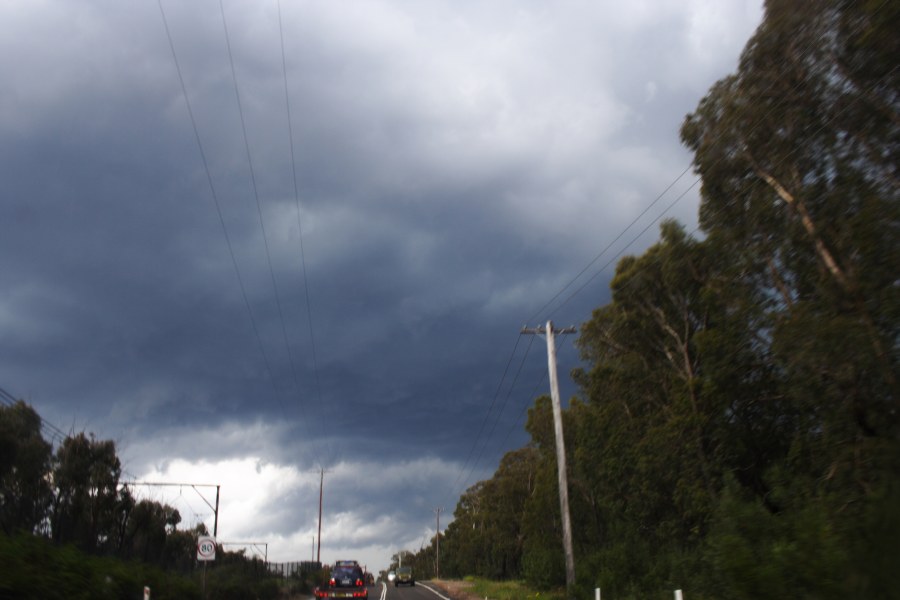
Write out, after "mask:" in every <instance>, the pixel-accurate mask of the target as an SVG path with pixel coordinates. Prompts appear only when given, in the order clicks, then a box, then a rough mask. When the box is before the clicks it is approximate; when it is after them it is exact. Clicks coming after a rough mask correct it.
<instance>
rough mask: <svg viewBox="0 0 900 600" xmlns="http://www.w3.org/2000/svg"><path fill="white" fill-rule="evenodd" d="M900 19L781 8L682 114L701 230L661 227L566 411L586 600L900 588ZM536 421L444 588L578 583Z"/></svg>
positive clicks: (548, 436)
mask: <svg viewBox="0 0 900 600" xmlns="http://www.w3.org/2000/svg"><path fill="white" fill-rule="evenodd" d="M898 17H900V4H898V3H891V2H878V1H872V2H865V1H848V0H828V1H818V0H817V1H812V0H799V1H798V0H769V1H767V2H766V14H765V18H764V21H763V23H762V24H761V25H760V27H759V29H758V30H757V32H756V34H755V35H754V37H753V38H752V39H751V40H750V41H749V42H748V44H747V46H746V48H745V50H744V52H743V54H742V58H741V61H740V65H739V69H738V71H737V73H735V74H734V75H731V76H729V77H727V78H725V79H723V80H722V81H719V82H718V83H717V84H716V85H714V86H713V87H712V88H711V90H710V91H709V93H708V95H707V96H706V97H705V98H703V100H702V101H701V102H700V104H699V106H698V107H697V109H696V111H695V112H694V113H693V114H691V115H689V116H688V117H687V119H686V120H685V123H684V125H683V128H682V139H683V141H684V142H685V144H686V145H687V146H688V147H689V148H690V149H691V150H692V151H693V152H694V165H695V168H696V170H697V172H698V174H699V175H700V176H701V178H702V184H703V187H702V193H701V206H700V223H701V229H702V232H703V235H702V236H701V237H693V236H691V235H688V234H687V233H686V232H685V231H684V229H683V228H682V227H681V226H679V225H678V224H677V223H674V222H668V223H665V224H664V225H663V226H662V228H661V238H660V240H659V242H658V243H657V244H656V245H654V246H653V247H651V248H650V249H648V250H647V251H646V252H645V253H644V254H643V255H641V256H637V257H628V258H624V259H623V260H621V261H620V263H619V265H618V268H617V271H616V274H615V277H614V279H613V281H612V284H611V287H612V301H611V302H610V303H609V304H608V305H606V306H603V307H601V308H599V309H597V310H596V311H595V312H594V314H593V316H592V318H591V319H590V320H589V321H588V322H587V323H585V324H584V325H583V326H582V328H581V330H580V337H579V348H580V350H581V352H582V357H583V359H584V361H585V362H584V364H585V367H584V368H583V369H579V370H576V371H575V373H574V376H575V378H576V380H577V383H578V384H579V387H580V390H581V392H580V395H579V398H576V399H573V400H572V401H571V402H570V405H569V407H568V409H567V410H566V411H565V414H564V427H565V431H566V446H567V448H566V451H567V456H568V461H569V469H570V473H569V486H570V490H569V492H570V504H571V512H572V520H573V529H574V537H575V539H574V544H575V556H576V565H577V577H578V581H579V586H580V587H581V588H582V590H581V593H579V596H580V597H587V596H588V593H587V589H589V588H593V587H595V586H600V587H602V589H603V593H604V596H606V595H609V597H614V598H638V597H641V598H643V597H661V596H660V594H661V593H663V592H665V591H666V590H672V589H674V588H684V589H689V590H690V597H691V598H771V597H779V598H783V597H790V598H801V597H805V598H888V597H896V593H897V592H896V590H897V589H900V571H898V570H897V569H896V566H895V565H894V564H893V563H894V561H895V560H896V556H897V550H896V541H897V540H898V539H900V438H898V436H900V413H898V409H900V406H898V403H900V389H898V375H900V373H898V358H900V350H898V346H900V328H898V322H900V286H898V283H897V281H898V280H897V277H898V273H900V244H898V240H900V202H898V200H900V198H898V196H900V194H898V177H897V176H898V173H897V156H898V155H900V153H898V150H900V92H898V86H897V83H898V78H900V73H898V71H897V57H898V56H900V36H898V35H897V33H896V32H897V31H898V30H900V18H898ZM527 428H528V431H529V433H530V435H531V439H532V442H531V444H530V445H529V446H528V447H526V448H523V449H521V450H518V451H515V452H511V453H509V454H508V455H507V456H506V457H504V459H503V461H502V462H501V464H500V466H499V469H498V470H497V472H496V474H495V475H494V477H493V478H492V479H490V480H488V481H482V482H480V483H478V484H477V485H475V486H473V487H472V488H470V489H469V490H468V491H467V492H466V493H465V494H464V495H463V496H462V498H461V499H460V501H459V503H458V505H457V507H456V511H455V513H454V516H455V520H454V521H453V522H452V523H451V524H450V526H449V527H448V528H447V531H446V534H445V536H444V537H443V538H442V540H441V574H442V575H444V576H463V575H478V576H486V577H494V578H518V577H524V578H526V579H528V580H529V581H531V582H532V583H533V584H536V585H541V586H546V587H550V586H559V585H564V583H565V574H564V559H563V555H562V543H561V539H560V533H559V532H560V529H561V528H560V525H559V502H558V497H557V489H556V472H555V469H556V462H555V458H554V441H553V430H552V417H551V414H550V406H549V401H548V399H547V398H541V399H539V400H538V401H537V402H536V404H535V406H534V407H533V408H532V409H531V411H530V415H529V421H528V425H527ZM434 550H435V548H434V541H433V542H432V546H431V547H429V548H427V549H425V550H423V551H422V552H420V553H419V555H417V557H416V558H417V564H418V565H419V568H420V570H422V571H423V572H424V573H433V572H434V566H433V560H434ZM666 593H670V592H666Z"/></svg>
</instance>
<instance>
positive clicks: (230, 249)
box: [157, 0, 285, 412]
mask: <svg viewBox="0 0 900 600" xmlns="http://www.w3.org/2000/svg"><path fill="white" fill-rule="evenodd" d="M157 4H158V5H159V12H160V14H161V15H162V20H163V26H164V27H165V30H166V38H167V39H168V41H169V49H170V50H171V52H172V60H173V62H174V63H175V70H176V72H177V73H178V82H179V83H180V84H181V93H182V95H183V97H184V103H185V106H186V107H187V112H188V117H189V119H190V122H191V127H192V128H193V131H194V139H195V140H196V142H197V150H198V151H199V153H200V160H201V162H202V163H203V170H204V172H205V173H206V182H207V184H208V185H209V191H210V196H211V197H212V200H213V204H214V205H215V207H216V214H217V215H218V217H219V224H220V225H221V226H222V235H223V236H224V238H225V244H226V246H228V254H229V256H230V257H231V264H232V266H233V267H234V274H235V276H236V277H237V280H238V286H239V287H240V290H241V297H242V298H243V299H244V306H245V307H246V309H247V315H248V316H249V317H250V325H251V326H252V328H253V335H254V337H256V342H257V344H258V346H259V353H260V355H261V356H262V359H263V363H264V364H265V367H266V372H267V373H268V374H269V381H270V382H271V384H272V389H273V391H274V392H275V399H276V400H277V402H278V404H279V405H280V406H281V410H282V412H285V409H284V404H283V403H282V402H281V397H280V396H279V394H278V390H277V388H276V387H275V377H274V376H273V374H272V367H271V365H270V363H269V358H268V356H266V350H265V346H264V344H263V341H262V337H261V336H260V334H259V327H258V326H257V324H256V319H255V318H254V317H253V309H252V308H251V307H250V299H249V298H248V296H247V288H246V286H245V285H244V280H243V278H242V277H241V270H240V268H239V267H238V263H237V258H236V257H235V254H234V246H233V244H232V243H231V237H230V236H229V235H228V227H227V226H226V225H225V217H224V216H223V214H222V207H221V205H220V204H219V196H218V194H217V193H216V186H215V185H214V184H213V178H212V173H211V172H210V169H209V162H208V161H207V159H206V152H205V151H204V150H203V142H202V141H201V139H200V130H199V129H198V128H197V120H196V118H194V109H193V107H192V106H191V100H190V97H189V96H188V93H187V86H186V85H185V83H184V76H183V74H182V71H181V64H180V63H179V62H178V53H177V52H176V51H175V43H174V42H173V40H172V33H171V31H170V30H169V21H168V19H167V18H166V11H165V9H164V8H163V4H162V0H157Z"/></svg>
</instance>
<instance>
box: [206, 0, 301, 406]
mask: <svg viewBox="0 0 900 600" xmlns="http://www.w3.org/2000/svg"><path fill="white" fill-rule="evenodd" d="M219 10H220V12H221V14H222V29H223V30H224V32H225V46H226V48H227V50H228V64H229V65H230V66H231V79H232V82H233V83H234V97H235V100H236V101H237V109H238V116H239V117H240V122H241V133H242V134H243V138H244V150H245V151H246V154H247V165H248V166H249V169H250V183H251V185H252V187H253V198H254V199H255V200H256V212H257V214H258V216H259V228H260V231H261V232H262V239H263V246H264V247H265V251H266V264H267V265H268V266H269V275H270V276H271V278H272V289H273V290H274V292H275V304H276V306H277V308H278V320H279V322H280V323H281V332H282V334H283V336H284V347H285V349H286V350H287V355H288V362H289V363H290V367H291V375H292V376H293V380H294V388H295V391H296V393H297V399H298V401H302V400H301V398H302V396H301V394H300V382H299V381H298V379H297V370H296V367H295V365H294V356H293V353H292V352H291V344H290V342H289V341H288V334H287V326H286V325H285V322H284V311H283V310H282V308H281V295H280V294H279V293H278V282H277V281H276V278H275V269H274V268H273V267H272V255H271V252H270V251H269V238H268V236H267V235H266V225H265V220H264V219H263V213H262V204H261V203H260V201H259V190H258V188H257V185H256V171H255V169H254V168H253V157H252V155H251V153H250V141H249V139H248V137H247V125H246V120H245V119H244V107H243V104H242V103H241V93H240V90H239V89H238V82H237V72H236V70H235V68H234V55H233V54H232V52H231V36H230V35H229V34H228V21H227V19H226V18H225V5H224V3H223V0H219ZM305 422H306V421H304V423H305Z"/></svg>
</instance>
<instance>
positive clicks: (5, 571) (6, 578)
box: [0, 534, 200, 600]
mask: <svg viewBox="0 0 900 600" xmlns="http://www.w3.org/2000/svg"><path fill="white" fill-rule="evenodd" d="M0 564H2V565H3V568H2V569H0V597H3V598H21V599H23V600H26V599H34V600H55V599H59V600H79V599H84V600H95V599H96V600H120V599H121V600H126V599H132V598H140V597H142V596H143V590H144V586H149V587H150V589H151V591H152V594H153V598H154V599H158V600H179V599H182V598H183V599H191V598H197V599H199V598H200V588H199V586H198V585H197V584H196V583H195V582H194V581H191V580H189V579H186V578H183V577H180V576H174V575H169V574H166V573H164V572H163V571H161V570H159V569H155V568H152V567H149V566H147V565H144V564H141V563H130V562H128V563H126V562H122V561H120V560H116V559H112V558H101V557H96V556H90V555H88V554H84V553H82V552H81V551H79V550H77V549H76V548H75V547H73V546H63V547H60V546H56V545H54V544H52V543H50V542H49V541H48V540H46V539H43V538H39V537H36V536H32V535H27V534H20V535H17V536H14V537H10V536H5V535H0Z"/></svg>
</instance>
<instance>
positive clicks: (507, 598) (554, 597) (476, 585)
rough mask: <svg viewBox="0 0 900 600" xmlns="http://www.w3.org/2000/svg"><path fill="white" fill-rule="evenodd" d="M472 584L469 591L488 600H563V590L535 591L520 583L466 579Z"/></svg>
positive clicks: (564, 595)
mask: <svg viewBox="0 0 900 600" xmlns="http://www.w3.org/2000/svg"><path fill="white" fill-rule="evenodd" d="M466 581H471V582H472V588H471V591H472V593H474V594H477V595H478V596H480V597H482V598H488V599H489V600H524V599H526V598H532V599H540V600H565V598H566V593H565V590H564V589H560V590H550V591H543V592H540V591H537V590H533V589H531V588H529V587H528V586H526V585H525V584H524V583H522V582H521V581H490V580H487V579H479V578H476V577H466Z"/></svg>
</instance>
